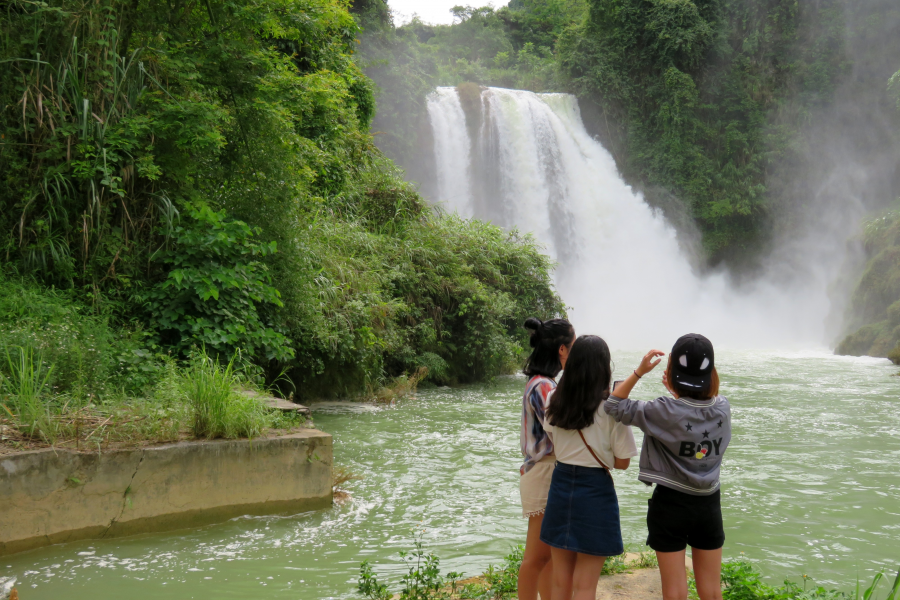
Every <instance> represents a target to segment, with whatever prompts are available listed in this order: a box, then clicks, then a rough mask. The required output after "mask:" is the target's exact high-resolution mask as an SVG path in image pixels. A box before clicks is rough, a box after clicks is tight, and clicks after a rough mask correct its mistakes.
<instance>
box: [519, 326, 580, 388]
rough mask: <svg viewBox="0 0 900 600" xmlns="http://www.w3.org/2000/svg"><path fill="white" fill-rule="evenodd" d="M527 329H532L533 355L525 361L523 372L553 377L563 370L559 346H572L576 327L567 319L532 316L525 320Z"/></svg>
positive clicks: (529, 374) (531, 375) (530, 374)
mask: <svg viewBox="0 0 900 600" xmlns="http://www.w3.org/2000/svg"><path fill="white" fill-rule="evenodd" d="M525 329H529V330H531V341H530V344H531V347H532V348H534V350H532V351H531V355H530V356H529V357H528V360H526V361H525V368H524V369H523V370H522V372H523V373H525V374H526V375H528V376H529V377H534V376H535V375H543V376H544V377H550V378H551V379H552V378H554V377H556V376H557V375H559V372H560V371H562V363H561V362H559V347H560V346H570V345H571V344H572V340H574V339H575V328H574V327H572V324H571V323H569V322H568V321H567V320H565V319H550V320H549V321H541V320H540V319H535V318H534V317H530V318H529V319H528V320H526V321H525Z"/></svg>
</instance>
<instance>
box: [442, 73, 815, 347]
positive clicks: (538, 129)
mask: <svg viewBox="0 0 900 600" xmlns="http://www.w3.org/2000/svg"><path fill="white" fill-rule="evenodd" d="M428 114H429V117H430V120H431V125H432V129H433V132H434V145H435V147H434V152H435V160H436V164H437V179H438V181H437V187H436V189H437V190H438V192H437V197H435V198H433V199H432V200H434V201H435V202H437V203H438V204H440V205H443V206H444V207H445V209H446V210H449V211H456V212H458V213H459V214H460V215H461V216H464V217H475V218H479V219H484V220H488V221H491V222H493V223H495V224H497V225H499V226H501V227H504V228H507V229H510V228H513V227H517V228H518V229H519V230H522V231H527V232H531V233H533V234H534V236H535V237H536V238H537V240H538V241H539V242H540V243H541V244H542V245H543V246H544V247H545V249H546V251H547V252H548V253H549V254H550V255H551V256H553V258H554V259H555V260H556V261H557V262H558V265H559V266H558V267H557V270H556V273H555V284H556V286H557V289H558V290H559V292H560V294H561V296H562V298H563V300H564V301H565V302H566V304H567V305H568V306H570V307H571V310H570V311H569V317H570V319H571V320H572V322H573V324H575V327H576V330H577V331H578V332H580V333H595V334H598V335H601V336H603V337H605V338H606V339H607V341H608V342H609V343H610V345H611V346H612V347H614V348H643V347H644V346H645V345H654V344H655V345H656V346H657V347H661V348H662V349H664V350H665V349H667V345H671V344H672V342H674V340H675V339H676V338H677V337H678V336H679V335H681V334H684V333H688V332H697V333H703V334H705V335H707V336H708V337H709V338H710V339H711V340H713V342H714V343H718V344H726V345H734V346H744V347H746V346H754V347H760V346H762V347H770V346H775V345H778V346H780V347H783V346H784V345H785V344H790V343H792V342H800V343H803V344H807V345H808V344H809V343H811V342H812V343H816V344H821V343H823V339H822V335H823V321H824V318H825V316H826V314H827V313H828V308H829V305H828V301H827V295H826V294H825V290H810V289H805V288H804V289H800V288H797V287H794V286H791V285H790V284H785V283H784V282H778V283H777V284H776V283H775V282H774V281H771V280H767V279H766V278H765V277H762V278H760V279H758V280H756V281H755V282H753V283H752V284H749V285H745V286H742V287H737V286H736V285H735V284H734V283H733V282H732V281H731V278H730V277H729V276H728V274H727V273H724V272H720V273H713V274H705V275H699V274H698V273H696V272H695V270H694V269H693V268H692V265H691V261H690V260H689V259H688V257H687V256H686V255H685V252H684V251H683V249H682V247H681V246H680V245H679V241H678V238H677V236H676V233H675V230H674V229H673V228H672V226H671V225H670V224H669V223H668V222H667V221H666V220H665V218H664V217H663V216H662V215H661V214H660V213H659V212H658V211H655V210H653V209H652V208H651V207H650V206H648V205H647V204H646V202H644V200H643V198H642V197H641V196H640V195H639V194H637V193H635V192H634V191H633V190H632V189H631V188H630V187H629V186H628V185H627V184H626V183H625V182H624V181H623V180H622V178H621V177H620V176H619V173H618V171H617V169H616V165H615V161H614V160H613V157H612V156H611V155H610V153H609V152H608V151H607V150H606V149H605V148H604V147H603V146H602V145H601V144H600V143H599V142H598V141H597V140H595V139H593V138H592V137H591V136H590V135H589V134H588V132H587V131H586V130H585V128H584V125H583V123H582V120H581V115H580V112H579V109H578V103H577V100H576V99H575V97H574V96H571V95H568V94H535V93H532V92H526V91H520V90H506V89H499V88H483V89H482V91H481V103H480V108H479V107H478V106H477V103H476V109H475V110H472V109H470V110H469V112H468V113H467V112H465V111H464V110H463V106H462V104H461V102H460V98H459V95H458V93H457V90H456V88H438V90H437V91H436V92H435V93H434V94H432V95H431V96H430V97H429V99H428Z"/></svg>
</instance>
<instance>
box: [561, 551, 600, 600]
mask: <svg viewBox="0 0 900 600" xmlns="http://www.w3.org/2000/svg"><path fill="white" fill-rule="evenodd" d="M550 555H551V556H552V557H553V593H552V594H551V595H550V598H551V600H571V598H572V575H573V574H574V573H575V560H576V558H577V556H578V555H577V554H576V553H574V552H572V551H571V550H563V549H561V548H550ZM591 600H593V598H592V599H591Z"/></svg>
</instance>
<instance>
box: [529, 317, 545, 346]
mask: <svg viewBox="0 0 900 600" xmlns="http://www.w3.org/2000/svg"><path fill="white" fill-rule="evenodd" d="M543 325H544V322H543V321H541V320H540V319H537V318H535V317H528V318H527V319H525V329H528V330H530V331H531V339H530V340H529V341H528V345H529V346H531V347H532V348H537V345H538V340H540V336H539V335H537V332H538V330H539V329H540V328H541V327H542V326H543Z"/></svg>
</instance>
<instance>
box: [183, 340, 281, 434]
mask: <svg viewBox="0 0 900 600" xmlns="http://www.w3.org/2000/svg"><path fill="white" fill-rule="evenodd" d="M237 358H238V355H237V354H235V355H234V356H232V358H231V360H229V361H228V363H227V364H225V365H222V364H221V363H220V361H219V359H218V358H213V357H210V356H208V355H207V354H206V352H205V351H201V352H200V353H198V354H195V355H194V356H193V357H192V359H191V364H190V366H189V367H188V369H187V370H186V371H185V372H184V376H183V379H182V382H183V383H182V391H183V393H184V394H185V396H186V397H187V401H188V403H189V404H190V406H191V408H192V410H193V415H194V422H193V426H192V429H193V432H194V435H195V436H197V437H205V438H220V437H224V438H234V437H257V436H259V435H260V434H262V432H263V431H264V430H265V429H267V428H269V427H270V426H271V425H272V424H273V419H272V417H270V416H269V414H268V413H267V411H266V408H265V406H263V404H262V403H261V402H260V401H259V400H258V399H257V398H254V397H252V396H249V395H246V394H242V393H240V392H238V391H237V390H238V388H239V387H240V386H241V384H242V383H243V381H242V378H241V377H240V376H239V375H238V373H237V372H236V370H235V361H236V360H237Z"/></svg>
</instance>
